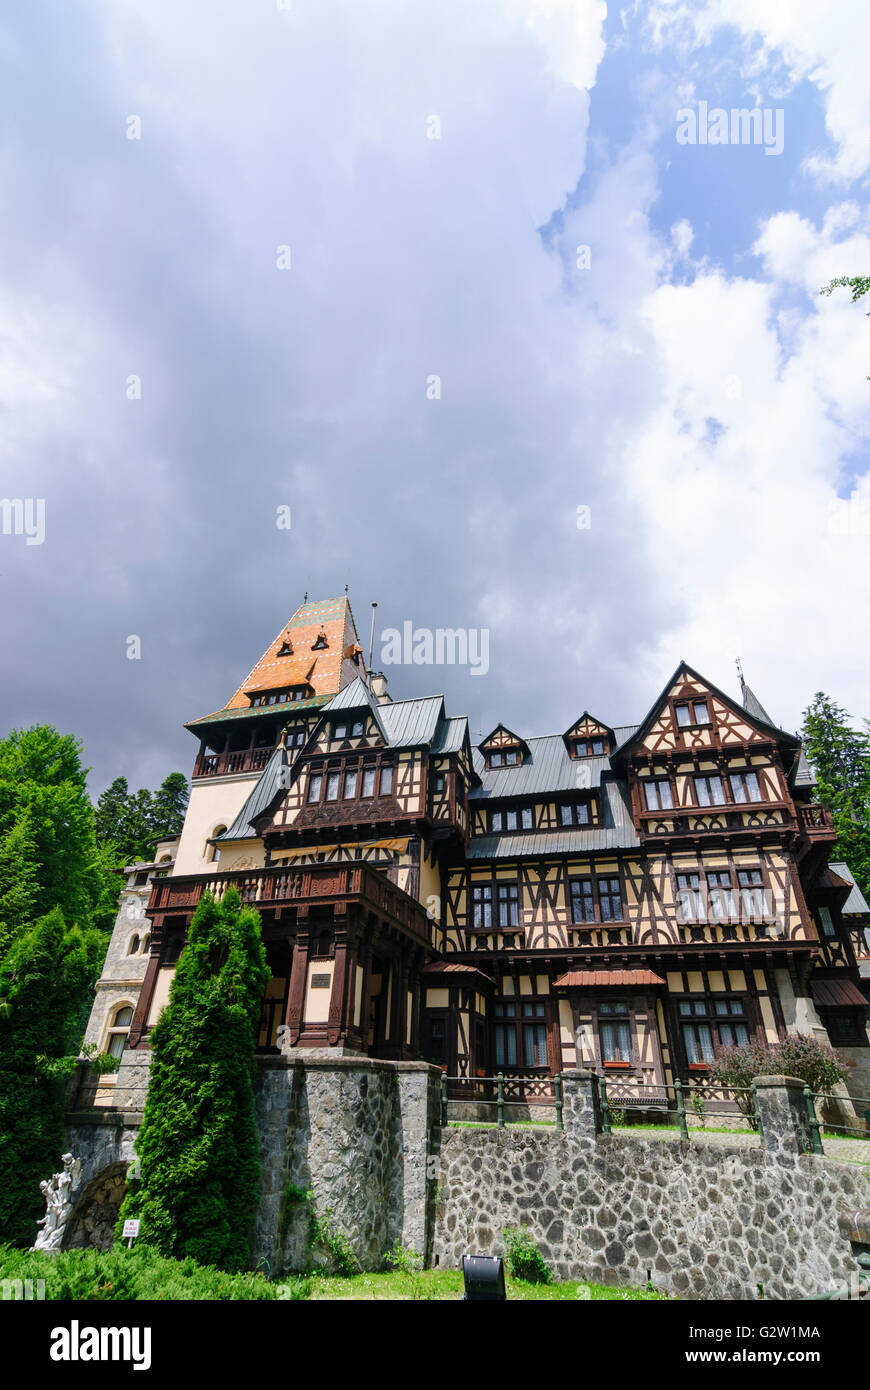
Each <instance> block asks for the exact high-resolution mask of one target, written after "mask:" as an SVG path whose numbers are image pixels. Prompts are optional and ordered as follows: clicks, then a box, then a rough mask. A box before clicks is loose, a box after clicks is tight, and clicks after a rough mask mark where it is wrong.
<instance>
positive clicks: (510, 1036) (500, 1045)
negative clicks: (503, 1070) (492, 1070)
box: [494, 1000, 547, 1067]
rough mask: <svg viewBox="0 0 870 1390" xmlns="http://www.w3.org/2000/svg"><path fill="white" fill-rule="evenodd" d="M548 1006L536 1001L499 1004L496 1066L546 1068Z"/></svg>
mask: <svg viewBox="0 0 870 1390" xmlns="http://www.w3.org/2000/svg"><path fill="white" fill-rule="evenodd" d="M545 1015H546V1006H545V1005H544V1004H542V1003H537V1002H536V1001H535V1000H523V1001H522V1003H519V1002H516V1001H513V1000H511V1001H510V1002H509V1003H504V1004H496V1006H495V1010H494V1016H495V1020H496V1022H495V1064H496V1066H497V1067H515V1066H517V1065H518V1064H519V1065H520V1066H523V1067H545V1066H546V1065H547V1025H546V1021H545Z"/></svg>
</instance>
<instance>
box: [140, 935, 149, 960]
mask: <svg viewBox="0 0 870 1390" xmlns="http://www.w3.org/2000/svg"><path fill="white" fill-rule="evenodd" d="M139 950H140V951H141V953H142V955H143V956H147V955H148V952H149V951H150V950H151V933H150V931H148V932H146V933H145V935H144V936H143V937H142V945H141V946H140V947H139Z"/></svg>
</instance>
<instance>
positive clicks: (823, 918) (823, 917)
mask: <svg viewBox="0 0 870 1390" xmlns="http://www.w3.org/2000/svg"><path fill="white" fill-rule="evenodd" d="M816 913H817V915H818V919H819V925H820V926H821V928H822V936H836V935H837V930H836V928H835V926H834V919H833V917H832V916H831V909H830V908H829V907H817V908H816Z"/></svg>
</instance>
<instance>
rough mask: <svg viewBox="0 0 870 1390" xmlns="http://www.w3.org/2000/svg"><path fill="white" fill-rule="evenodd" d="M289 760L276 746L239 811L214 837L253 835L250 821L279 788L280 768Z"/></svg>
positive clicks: (244, 838) (254, 833) (238, 838)
mask: <svg viewBox="0 0 870 1390" xmlns="http://www.w3.org/2000/svg"><path fill="white" fill-rule="evenodd" d="M289 762H290V758H289V756H288V754H287V753H286V752H285V751H284V749H283V748H276V749H275V752H274V753H273V754H272V756H271V758H270V759H269V761H268V762H267V764H266V766H265V767H264V768H263V771H262V773H261V774H260V778H259V780H258V781H257V783H256V785H255V787H254V789H253V791H252V792H251V795H250V796H249V797H248V799H247V801H246V802H245V804H244V806H243V807H242V809H241V811H239V814H238V815H237V816H236V818H235V820H234V821H233V823H232V825H230V826H228V827H227V829H226V830H225V831H224V833H223V835H218V836H217V837H216V838H217V839H218V840H249V839H251V838H252V837H255V835H256V832H255V830H254V827H253V825H252V824H251V822H252V820H253V819H254V818H255V816H259V815H260V814H261V813H262V812H263V811H265V809H266V807H267V806H268V805H269V803H270V802H271V800H272V798H273V797H274V796H275V793H276V792H278V791H279V790H280V788H281V781H280V769H281V768H282V767H287V766H288V765H289Z"/></svg>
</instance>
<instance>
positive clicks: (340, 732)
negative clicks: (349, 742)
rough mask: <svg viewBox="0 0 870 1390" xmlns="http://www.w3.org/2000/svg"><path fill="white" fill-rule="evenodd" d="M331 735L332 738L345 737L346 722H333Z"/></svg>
mask: <svg viewBox="0 0 870 1390" xmlns="http://www.w3.org/2000/svg"><path fill="white" fill-rule="evenodd" d="M332 737H333V738H347V725H346V724H333V726H332Z"/></svg>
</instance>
